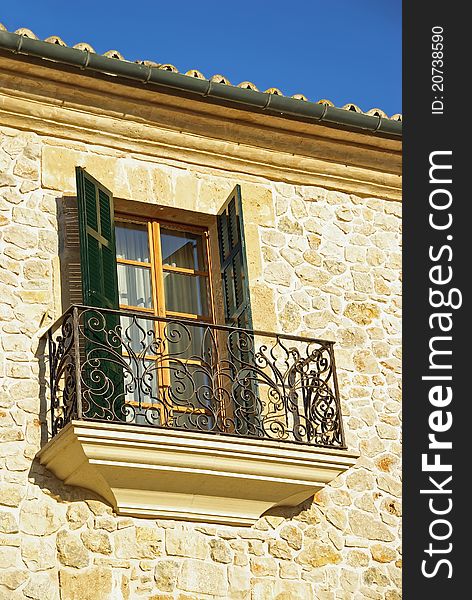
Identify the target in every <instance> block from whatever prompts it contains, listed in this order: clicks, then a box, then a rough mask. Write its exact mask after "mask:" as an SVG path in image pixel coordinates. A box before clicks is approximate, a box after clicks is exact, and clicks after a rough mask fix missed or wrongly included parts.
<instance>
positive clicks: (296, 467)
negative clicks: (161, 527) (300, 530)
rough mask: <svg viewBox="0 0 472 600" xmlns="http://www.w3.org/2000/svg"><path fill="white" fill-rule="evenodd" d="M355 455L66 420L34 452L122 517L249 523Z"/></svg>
mask: <svg viewBox="0 0 472 600" xmlns="http://www.w3.org/2000/svg"><path fill="white" fill-rule="evenodd" d="M358 456H359V455H358V454H355V453H352V452H348V451H346V450H334V449H326V448H317V447H313V446H308V445H307V446H303V445H300V444H294V443H289V442H276V441H270V440H259V439H245V438H239V437H232V436H228V435H212V434H206V433H202V432H193V431H176V430H170V429H168V430H166V429H157V428H151V427H137V426H136V425H126V424H109V423H98V422H92V421H72V422H71V423H69V424H68V425H67V426H66V427H65V428H64V429H63V430H62V431H61V432H60V433H59V434H58V435H57V436H55V437H54V438H53V439H52V440H51V441H49V442H48V443H47V444H46V446H44V447H43V448H42V449H41V450H40V452H39V453H38V458H39V460H40V462H41V464H42V465H44V466H45V467H46V468H47V469H49V470H50V471H51V472H52V473H53V474H54V475H55V476H56V477H58V478H59V479H60V480H61V481H63V482H64V483H65V484H67V485H73V486H80V487H82V488H85V489H89V490H91V491H93V492H95V493H96V494H99V495H100V496H102V497H103V498H104V499H105V500H106V501H107V502H109V503H110V504H111V505H112V506H113V508H114V510H115V511H116V512H117V513H118V514H120V515H130V516H138V517H139V516H142V517H146V518H164V519H185V520H191V521H203V522H206V523H224V524H231V525H252V524H254V523H255V522H256V521H257V519H259V517H260V516H261V515H262V514H263V513H265V512H266V511H267V510H268V509H270V508H273V507H275V506H296V505H297V504H299V503H300V502H302V501H303V500H306V499H307V498H309V497H310V496H311V495H313V494H314V493H316V492H317V491H318V490H320V489H321V488H322V487H324V486H325V485H326V484H327V483H329V482H330V481H332V480H333V479H334V478H335V477H337V476H338V475H339V474H340V473H343V472H344V471H346V470H347V469H349V468H350V467H351V466H352V465H354V463H355V462H356V460H357V458H358Z"/></svg>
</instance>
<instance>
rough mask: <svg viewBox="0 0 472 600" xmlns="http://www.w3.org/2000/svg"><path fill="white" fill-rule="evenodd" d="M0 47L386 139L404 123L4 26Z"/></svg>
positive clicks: (396, 133) (394, 135)
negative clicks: (105, 53)
mask: <svg viewBox="0 0 472 600" xmlns="http://www.w3.org/2000/svg"><path fill="white" fill-rule="evenodd" d="M0 50H5V51H9V52H12V53H13V54H21V55H23V56H27V57H28V56H29V57H35V58H40V59H44V60H49V61H53V62H54V63H56V65H57V66H58V67H59V68H60V66H61V65H67V66H69V67H76V68H78V69H80V70H81V71H83V72H94V73H103V74H107V75H113V76H115V77H119V78H123V80H128V81H134V82H140V83H142V84H143V85H144V84H145V85H146V86H157V87H159V88H160V89H165V90H166V91H168V92H169V91H170V92H172V91H175V92H180V93H186V94H191V95H195V96H197V97H200V98H208V99H210V100H216V101H220V102H229V103H233V104H237V105H239V106H242V107H244V108H246V109H249V110H254V111H258V112H267V113H270V114H272V115H274V114H275V115H277V116H286V117H289V118H300V119H303V120H305V121H309V122H313V123H318V124H323V125H327V126H332V127H340V128H342V129H347V130H350V131H354V132H363V133H368V134H375V135H380V136H382V137H383V136H387V137H391V138H395V139H399V138H401V136H402V123H401V122H400V121H395V120H392V119H386V118H382V117H381V116H371V115H366V114H363V113H357V112H355V111H351V110H345V109H342V108H335V107H332V106H329V105H327V104H319V103H315V102H309V101H306V100H300V99H297V98H288V97H286V96H280V95H278V94H269V93H266V92H259V91H255V90H252V89H247V88H241V87H235V86H232V85H227V84H224V83H218V82H215V81H211V80H207V79H199V78H197V77H190V76H188V75H182V74H180V73H174V72H172V71H166V70H163V69H159V68H158V67H154V66H148V65H145V64H140V63H133V62H129V61H125V60H118V59H116V58H109V57H106V56H102V55H100V54H94V53H91V52H88V51H84V50H79V49H77V48H69V47H68V46H61V45H59V44H53V43H50V42H45V41H42V40H35V39H31V38H29V37H26V36H21V35H17V34H15V33H10V32H8V31H1V30H0Z"/></svg>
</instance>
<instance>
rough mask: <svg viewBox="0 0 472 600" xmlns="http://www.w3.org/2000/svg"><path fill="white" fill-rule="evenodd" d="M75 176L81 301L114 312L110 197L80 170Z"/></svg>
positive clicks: (115, 286)
mask: <svg viewBox="0 0 472 600" xmlns="http://www.w3.org/2000/svg"><path fill="white" fill-rule="evenodd" d="M76 177H77V203H78V209H79V232H80V260H81V268H82V293H83V301H84V304H86V305H87V306H97V307H101V308H112V309H118V307H119V296H118V277H117V271H116V250H115V223H114V212H113V196H112V193H111V192H110V191H109V190H107V189H106V188H105V187H103V185H101V184H100V183H99V182H98V181H96V180H95V179H94V178H93V177H91V176H90V175H89V174H88V173H86V172H85V171H84V170H83V169H81V168H80V167H77V168H76Z"/></svg>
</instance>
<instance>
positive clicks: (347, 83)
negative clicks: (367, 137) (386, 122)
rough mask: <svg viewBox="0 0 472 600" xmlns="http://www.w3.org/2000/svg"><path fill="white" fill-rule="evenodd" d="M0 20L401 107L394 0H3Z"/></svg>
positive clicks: (139, 54)
mask: <svg viewBox="0 0 472 600" xmlns="http://www.w3.org/2000/svg"><path fill="white" fill-rule="evenodd" d="M0 22H1V23H3V24H4V25H5V26H6V27H7V29H8V30H9V31H14V30H15V29H17V28H18V27H28V28H29V29H31V30H32V31H34V33H36V35H37V36H38V37H40V38H41V39H44V38H46V37H48V36H50V35H53V34H55V35H59V36H60V37H62V38H63V39H64V41H65V42H66V43H67V44H69V45H73V44H75V43H77V42H88V43H89V44H91V45H92V46H93V47H94V48H95V50H96V51H97V52H100V53H103V52H106V51H107V50H111V49H113V50H119V51H120V52H121V54H123V56H124V57H125V58H127V59H128V60H136V59H148V60H154V61H156V62H160V63H172V64H174V65H175V66H176V67H177V68H178V69H179V71H181V72H185V71H188V70H189V69H198V70H200V71H202V73H203V74H204V75H205V76H206V77H211V75H214V74H216V73H221V74H223V75H225V76H226V77H227V78H228V79H229V80H230V81H231V83H233V84H237V83H239V82H241V81H244V80H249V81H252V82H253V83H255V84H256V85H257V87H258V88H259V89H260V90H262V91H264V90H266V89H267V88H269V87H278V88H280V89H281V90H282V92H283V93H284V94H286V95H291V94H296V93H302V94H305V95H306V96H307V97H308V99H309V100H313V101H317V100H319V99H320V98H328V99H329V100H331V101H332V102H334V103H335V105H336V106H342V105H344V104H346V103H347V102H354V103H355V104H358V105H359V106H360V107H361V108H362V109H363V110H369V109H370V108H373V107H378V108H381V109H383V110H384V111H385V112H386V113H387V114H388V115H392V114H394V113H397V112H401V1H400V0H380V2H379V0H356V1H355V2H353V1H352V0H337V1H334V2H333V1H332V0H331V1H330V0H304V1H301V0H291V1H289V0H285V1H283V2H282V1H280V0H272V1H271V2H262V1H261V0H252V1H249V0H238V1H237V2H228V1H226V2H225V1H224V0H220V1H219V2H217V1H214V0H194V1H182V0H167V1H162V0H153V1H152V0H148V1H146V0H141V1H140V2H128V1H124V0H114V1H111V2H110V1H102V2H100V1H98V2H93V3H92V2H66V1H64V0H45V1H41V0H17V1H16V2H8V3H7V2H2V6H1V7H0Z"/></svg>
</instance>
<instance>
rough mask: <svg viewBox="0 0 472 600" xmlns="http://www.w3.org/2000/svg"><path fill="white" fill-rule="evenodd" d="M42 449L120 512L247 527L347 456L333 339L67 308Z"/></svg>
mask: <svg viewBox="0 0 472 600" xmlns="http://www.w3.org/2000/svg"><path fill="white" fill-rule="evenodd" d="M47 338H48V347H49V352H48V366H49V392H50V427H51V433H52V439H51V440H50V441H49V442H48V444H47V445H46V446H45V447H44V448H43V449H42V450H41V451H40V453H39V458H40V461H41V463H42V464H44V465H46V466H47V467H48V468H49V469H50V470H51V471H52V472H53V473H55V474H56V475H57V476H58V477H59V478H60V479H62V480H63V481H65V482H66V483H68V484H70V485H80V486H82V487H85V488H88V489H91V490H93V491H94V492H96V493H98V494H100V495H101V496H103V497H104V499H105V500H107V501H108V502H109V503H110V504H111V505H112V506H113V507H114V508H115V510H117V512H119V513H120V514H132V515H145V516H160V517H166V518H183V519H192V520H202V521H207V522H225V523H238V524H251V523H253V522H254V521H255V520H256V519H257V518H258V517H259V516H260V515H261V514H262V513H263V512H265V511H266V510H268V509H270V508H273V507H275V506H280V505H289V506H294V505H296V504H298V503H300V502H301V501H302V500H304V499H306V498H307V497H309V496H310V495H312V494H313V493H314V492H316V491H317V490H318V489H320V488H321V487H322V486H323V485H325V484H326V483H327V482H329V481H331V480H332V479H333V478H334V477H336V476H337V475H338V474H339V473H341V472H342V471H344V470H346V469H347V468H348V467H349V466H351V465H352V464H353V463H354V461H355V459H356V458H357V455H354V454H352V453H349V452H347V451H346V448H345V444H344V435H343V429H342V418H341V411H340V402H339V394H338V386H337V379H336V367H335V360H334V350H333V342H328V341H323V340H314V339H308V338H301V337H295V336H283V335H276V334H271V333H266V332H260V331H249V330H242V329H234V328H230V327H225V326H220V325H210V324H208V323H202V322H196V321H191V320H185V321H184V320H176V319H166V318H160V317H155V316H152V315H150V314H146V313H143V312H132V311H126V310H119V311H114V310H108V309H102V308H100V309H98V308H92V307H84V306H73V307H71V308H70V309H69V310H68V311H67V312H66V313H65V314H64V315H63V316H62V317H61V318H60V319H59V320H58V321H57V322H56V323H55V324H54V325H53V326H52V327H51V329H50V330H49V331H48V332H47Z"/></svg>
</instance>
